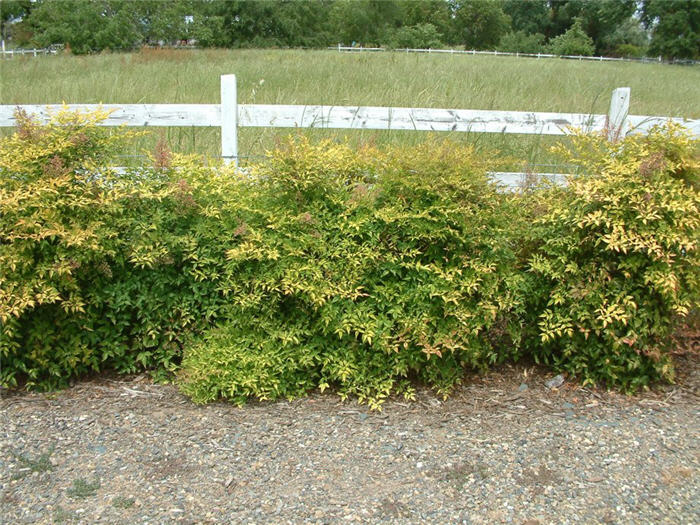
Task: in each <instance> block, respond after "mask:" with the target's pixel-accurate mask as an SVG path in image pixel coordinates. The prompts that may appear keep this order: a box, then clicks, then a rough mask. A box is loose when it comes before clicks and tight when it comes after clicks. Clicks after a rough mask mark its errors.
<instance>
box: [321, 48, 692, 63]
mask: <svg viewBox="0 0 700 525" xmlns="http://www.w3.org/2000/svg"><path fill="white" fill-rule="evenodd" d="M328 49H332V50H338V51H341V52H346V53H362V52H365V51H367V52H370V53H376V52H382V51H390V52H394V53H429V54H448V55H488V56H502V57H507V56H510V57H529V58H563V59H567V60H593V61H595V62H641V63H643V64H659V63H669V64H700V61H698V60H689V59H674V60H668V61H665V60H664V59H663V58H662V57H640V58H634V57H630V58H627V57H625V58H623V57H603V56H583V55H552V54H550V53H511V52H509V51H496V50H494V51H478V50H476V49H431V48H428V49H413V48H397V49H389V48H385V47H361V46H356V47H351V46H341V45H338V46H331V47H329V48H328Z"/></svg>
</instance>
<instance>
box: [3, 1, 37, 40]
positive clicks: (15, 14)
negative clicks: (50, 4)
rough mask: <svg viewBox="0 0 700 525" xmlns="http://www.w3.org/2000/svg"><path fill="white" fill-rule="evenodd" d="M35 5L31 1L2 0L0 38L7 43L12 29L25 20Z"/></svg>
mask: <svg viewBox="0 0 700 525" xmlns="http://www.w3.org/2000/svg"><path fill="white" fill-rule="evenodd" d="M33 7H34V3H33V2H31V1H30V0H2V1H1V2H0V38H2V40H4V41H7V40H8V39H9V38H10V36H11V31H10V29H11V28H13V26H16V25H17V24H18V23H21V22H20V21H21V20H22V19H25V18H26V17H27V16H28V15H29V13H30V12H31V10H32V8H33Z"/></svg>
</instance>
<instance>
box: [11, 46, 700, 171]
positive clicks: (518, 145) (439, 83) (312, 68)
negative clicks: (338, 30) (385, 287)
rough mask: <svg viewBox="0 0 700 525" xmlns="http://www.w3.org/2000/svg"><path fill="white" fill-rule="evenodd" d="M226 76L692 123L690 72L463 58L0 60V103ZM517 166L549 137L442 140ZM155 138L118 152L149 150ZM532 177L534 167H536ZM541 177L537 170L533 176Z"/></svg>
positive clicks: (217, 55) (394, 102)
mask: <svg viewBox="0 0 700 525" xmlns="http://www.w3.org/2000/svg"><path fill="white" fill-rule="evenodd" d="M225 73H235V74H236V75H237V76H238V94H239V100H240V102H241V103H267V104H323V105H374V106H404V107H406V106H409V107H443V108H468V109H500V110H533V111H552V112H582V113H605V112H606V111H607V106H608V104H609V99H610V94H611V92H612V90H613V89H614V88H616V87H620V86H630V87H631V88H632V104H631V112H632V113H633V114H646V115H665V116H685V117H699V116H700V104H699V103H698V102H700V96H699V95H698V91H697V85H698V84H700V68H693V67H684V66H671V65H664V64H658V65H656V64H637V63H605V62H604V63H597V62H578V61H566V60H551V59H542V60H537V59H523V58H520V59H518V58H514V57H488V56H466V55H427V54H425V55H420V54H410V55H409V54H401V53H380V54H370V53H366V54H354V53H353V54H347V53H338V52H337V51H299V50H217V49H206V50H173V49H143V50H141V51H140V52H137V53H130V54H102V55H95V56H83V57H75V56H57V57H37V58H33V57H31V58H30V57H26V58H23V59H12V60H4V61H1V62H0V76H1V77H2V84H1V87H2V90H1V92H0V103H2V104H43V103H60V102H66V103H100V102H102V103H117V104H118V103H158V102H159V103H218V101H219V77H220V75H222V74H225ZM290 131H293V130H283V129H282V130H280V129H269V128H267V129H257V128H243V129H242V130H241V133H240V137H239V142H240V147H239V150H240V152H241V154H242V155H252V156H256V155H262V154H263V153H264V152H265V151H266V150H268V149H270V148H272V147H274V145H275V144H276V143H277V142H278V141H279V140H280V138H281V137H283V136H286V135H287V134H289V133H290ZM304 133H305V134H307V135H310V136H311V137H312V139H318V138H322V137H323V138H328V137H329V136H330V137H331V138H333V139H337V140H345V139H347V140H349V141H350V142H351V143H354V144H360V143H365V142H375V143H378V144H382V143H396V142H401V143H408V144H412V143H416V142H420V141H422V140H424V139H425V134H424V133H416V132H397V131H391V132H381V131H367V130H362V131H346V130H343V131H329V130H305V131H304ZM443 135H445V136H449V137H450V138H452V139H454V140H458V141H465V142H468V143H471V144H473V145H474V146H476V147H477V148H489V149H494V148H495V149H497V150H500V151H502V152H504V153H505V154H506V155H509V156H511V157H513V158H516V159H519V162H522V163H526V164H527V163H529V164H533V165H537V164H547V163H548V162H551V161H552V159H551V157H550V156H549V155H548V153H547V150H548V146H549V145H551V144H552V143H553V141H554V140H555V139H552V138H551V137H538V136H520V135H499V134H496V135H494V134H491V135H483V134H481V135H480V134H474V133H471V134H468V133H461V134H458V133H451V134H450V133H444V134H443ZM165 138H166V140H167V142H168V143H169V145H170V147H171V148H172V149H173V150H174V151H184V152H196V153H200V154H204V155H210V156H217V155H218V154H219V140H220V139H219V131H218V129H208V128H198V129H193V128H167V130H166V131H165ZM157 140H158V133H153V134H152V136H151V137H149V138H145V139H142V140H141V141H140V142H139V143H138V144H137V145H136V146H135V147H134V149H133V150H132V151H131V152H130V153H132V154H139V153H140V152H141V150H142V149H148V150H153V149H154V147H155V144H156V142H157ZM536 168H537V167H536ZM542 170H544V171H546V170H547V167H544V168H543V169H539V171H542Z"/></svg>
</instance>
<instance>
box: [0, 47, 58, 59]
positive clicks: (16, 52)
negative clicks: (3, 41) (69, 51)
mask: <svg viewBox="0 0 700 525" xmlns="http://www.w3.org/2000/svg"><path fill="white" fill-rule="evenodd" d="M56 53H58V51H57V50H56V49H52V48H42V49H2V50H0V56H2V58H14V57H16V56H25V55H29V56H39V55H55V54H56Z"/></svg>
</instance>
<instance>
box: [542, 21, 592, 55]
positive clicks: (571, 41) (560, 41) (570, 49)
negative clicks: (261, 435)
mask: <svg viewBox="0 0 700 525" xmlns="http://www.w3.org/2000/svg"><path fill="white" fill-rule="evenodd" d="M549 49H550V53H553V54H555V55H571V56H592V55H593V53H594V52H595V45H594V43H593V39H592V38H591V37H589V36H588V35H587V34H586V32H585V31H584V29H583V27H582V26H581V20H580V19H578V18H577V19H576V21H575V22H574V23H573V25H572V26H571V27H570V28H569V29H568V30H567V31H566V33H564V34H562V35H559V36H557V37H555V38H553V39H552V40H551V42H550V43H549Z"/></svg>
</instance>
